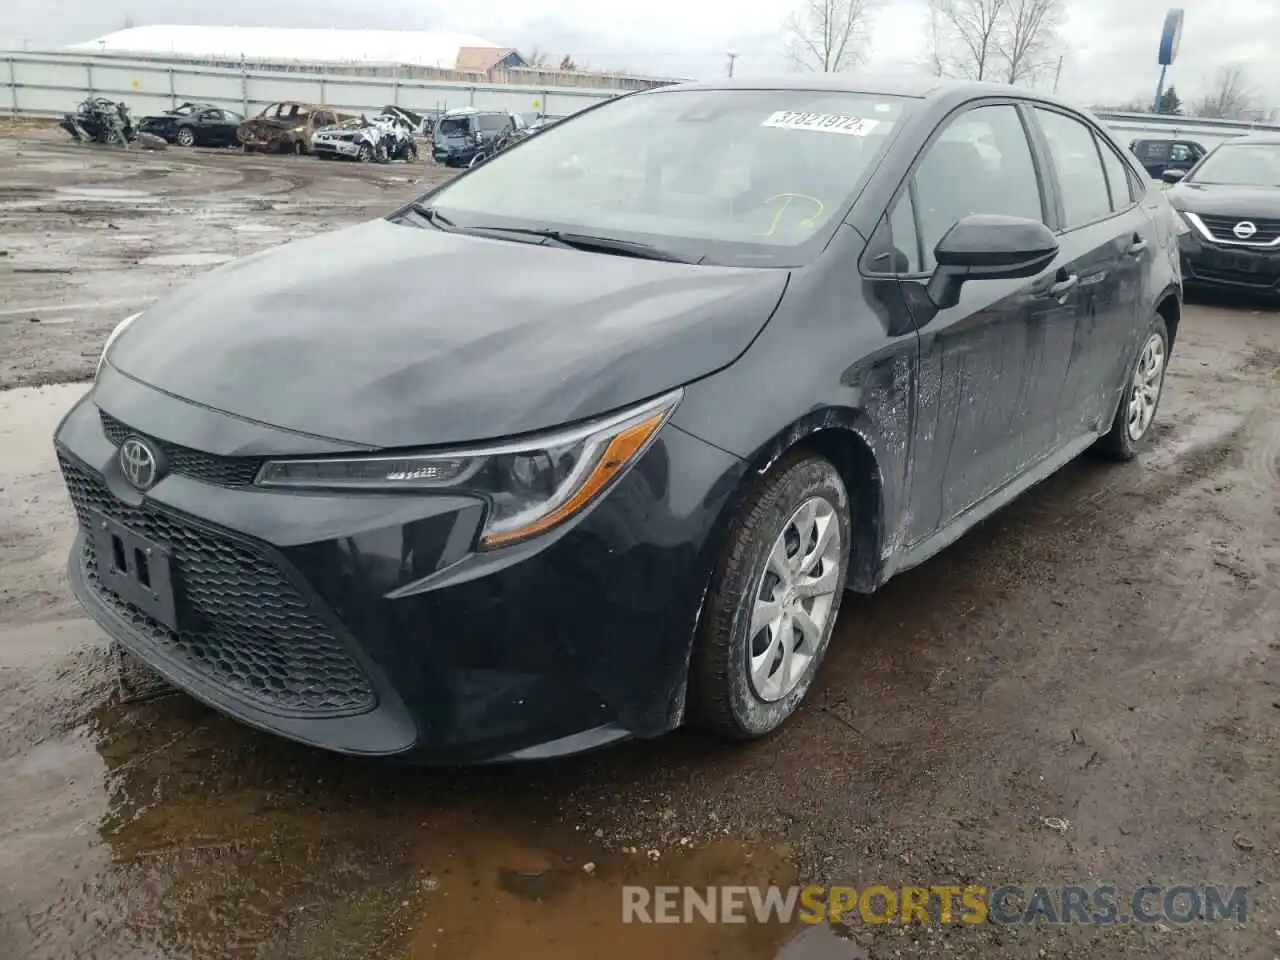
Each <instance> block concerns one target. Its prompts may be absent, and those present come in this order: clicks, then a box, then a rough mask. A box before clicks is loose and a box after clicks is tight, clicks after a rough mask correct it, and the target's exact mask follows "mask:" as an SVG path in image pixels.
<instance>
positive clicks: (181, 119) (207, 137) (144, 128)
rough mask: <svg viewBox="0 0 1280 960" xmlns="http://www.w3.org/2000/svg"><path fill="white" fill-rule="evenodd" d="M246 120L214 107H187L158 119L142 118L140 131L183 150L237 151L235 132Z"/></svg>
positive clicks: (186, 105)
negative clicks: (210, 148) (190, 148)
mask: <svg viewBox="0 0 1280 960" xmlns="http://www.w3.org/2000/svg"><path fill="white" fill-rule="evenodd" d="M243 120H244V118H243V117H242V116H240V114H238V113H236V112H235V111H233V110H224V109H223V108H222V107H216V106H214V105H213V104H211V103H184V104H182V106H180V107H175V108H174V109H172V110H166V111H165V112H164V113H161V114H157V115H155V116H150V117H143V118H142V120H141V121H140V122H139V123H138V130H139V131H140V132H142V133H150V134H152V135H154V136H157V137H160V138H161V139H162V140H166V141H168V142H169V143H176V144H177V145H178V146H180V147H195V146H201V147H234V146H236V145H238V143H239V141H238V140H237V139H236V130H237V129H238V128H239V126H240V124H241V123H242V122H243Z"/></svg>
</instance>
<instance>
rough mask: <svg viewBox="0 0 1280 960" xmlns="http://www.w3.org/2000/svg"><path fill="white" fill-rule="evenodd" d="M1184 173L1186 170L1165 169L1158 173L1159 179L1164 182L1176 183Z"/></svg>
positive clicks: (1185, 173)
mask: <svg viewBox="0 0 1280 960" xmlns="http://www.w3.org/2000/svg"><path fill="white" fill-rule="evenodd" d="M1186 175H1187V171H1185V170H1166V171H1165V172H1164V173H1162V174H1160V179H1161V180H1163V181H1164V182H1165V183H1177V182H1178V181H1180V180H1181V179H1182V178H1183V177H1185V176H1186Z"/></svg>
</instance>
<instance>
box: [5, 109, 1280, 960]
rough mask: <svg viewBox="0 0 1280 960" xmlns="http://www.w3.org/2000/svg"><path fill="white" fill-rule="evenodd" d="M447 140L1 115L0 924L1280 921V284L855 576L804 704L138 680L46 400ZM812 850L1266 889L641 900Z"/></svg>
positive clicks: (222, 937) (691, 940) (1083, 878)
mask: <svg viewBox="0 0 1280 960" xmlns="http://www.w3.org/2000/svg"><path fill="white" fill-rule="evenodd" d="M435 175H437V174H435V173H434V172H433V171H429V170H427V169H426V168H424V167H422V166H417V167H414V168H409V167H405V166H380V167H368V166H358V165H346V164H341V165H340V164H334V163H322V162H320V161H315V160H311V159H308V158H297V159H295V158H247V157H244V156H240V155H238V154H233V153H222V152H213V151H209V152H202V151H194V152H192V151H181V152H180V151H177V150H170V151H167V152H165V153H160V154H155V153H141V152H136V153H133V154H130V155H127V156H125V155H121V154H119V153H109V152H107V151H105V150H95V149H86V148H79V147H75V146H72V145H69V144H66V145H64V144H61V143H58V142H57V141H56V140H54V139H52V138H49V137H47V136H43V135H42V136H34V135H30V134H28V135H26V136H25V138H23V139H15V138H10V139H0V387H4V388H12V389H6V390H3V391H0V450H3V451H5V452H4V454H3V456H0V957H4V958H9V957H14V958H18V957H33V958H63V957H94V958H109V960H126V958H127V960H134V958H153V957H155V958H160V957H164V958H178V957H192V958H211V957H234V958H240V957H244V958H264V960H274V958H289V960H295V958H297V960H307V958H352V960H365V958H377V960H382V958H387V960H394V958H403V957H413V958H426V957H441V958H469V960H491V958H510V957H521V958H525V960H533V958H541V957H547V958H550V957H555V958H559V960H581V958H588V957H605V956H607V957H609V958H610V960H627V958H631V957H635V958H646V960H650V958H664V960H666V958H670V960H682V958H686V957H687V958H693V960H698V958H705V957H723V958H733V960H755V958H761V960H766V958H772V957H787V958H791V960H805V958H807V960H818V958H833V960H834V958H844V960H849V958H866V957H871V958H876V960H880V958H897V957H908V958H910V957H928V958H948V960H950V958H954V957H963V958H968V957H974V958H984V960H985V958H1010V960H1012V958H1031V957H1063V958H1096V960H1104V958H1105V960H1112V958H1116V957H1126V958H1128V957H1135V958H1141V957H1151V958H1161V960H1165V958H1200V957H1217V956H1221V957H1233V958H1234V957H1244V958H1258V960H1272V958H1273V957H1274V956H1275V955H1276V954H1280V902H1278V900H1277V893H1278V890H1277V880H1280V876H1278V872H1280V871H1278V865H1280V827H1278V826H1277V815H1278V814H1280V795H1278V791H1277V788H1278V786H1280V745H1278V741H1277V725H1278V722H1280V492H1278V487H1280V313H1277V312H1273V311H1271V310H1269V309H1267V308H1265V307H1263V306H1260V305H1256V304H1212V305H1205V304H1200V305H1195V306H1192V307H1189V308H1188V310H1187V314H1186V316H1185V319H1184V320H1183V324H1182V329H1181V332H1180V335H1179V342H1178V344H1177V346H1176V349H1175V351H1174V357H1173V363H1172V366H1171V369H1170V373H1169V379H1168V389H1167V393H1166V397H1165V400H1164V403H1163V406H1162V410H1161V417H1160V420H1161V422H1160V425H1159V430H1158V431H1157V434H1156V437H1155V442H1154V444H1153V445H1152V446H1151V448H1150V449H1149V450H1148V451H1147V452H1146V453H1145V454H1144V455H1143V456H1142V458H1141V459H1140V460H1139V461H1138V462H1136V463H1133V464H1129V465H1126V466H1121V467H1115V466H1108V465H1103V464H1099V463H1095V462H1092V461H1090V460H1088V459H1082V460H1081V461H1079V462H1077V463H1075V464H1072V465H1071V466H1070V467H1069V468H1067V469H1066V470H1064V471H1063V472H1062V473H1061V474H1059V475H1058V476H1057V477H1055V478H1054V479H1052V480H1050V481H1049V482H1047V483H1045V484H1043V485H1042V486H1041V487H1039V488H1038V489H1036V490H1035V491H1033V492H1032V493H1031V494H1029V495H1027V496H1025V497H1024V498H1022V499H1021V500H1020V501H1019V502H1018V503H1016V504H1014V505H1013V506H1012V507H1010V508H1009V509H1007V510H1005V511H1003V512H1002V513H1001V514H1000V515H998V516H997V517H996V518H994V519H993V520H992V521H990V522H988V523H987V524H985V525H983V526H982V527H981V528H979V529H978V530H975V531H974V532H972V533H971V534H969V535H968V536H966V537H965V538H964V539H963V540H962V541H961V542H960V543H958V544H956V545H955V546H954V547H952V548H951V549H949V550H948V551H946V552H945V553H944V554H943V555H942V556H940V557H938V558H936V559H935V560H933V561H931V562H930V563H928V564H926V565H924V566H923V567H922V568H920V569H918V570H916V571H913V572H911V573H909V574H906V575H904V576H903V577H901V578H899V579H897V580H895V581H894V582H892V583H891V584H890V585H889V586H888V587H887V588H886V589H885V590H884V591H882V592H881V593H880V594H878V595H877V596H875V597H871V598H850V600H848V601H847V602H846V604H845V607H844V611H843V614H842V618H841V622H840V626H839V632H838V635H837V637H836V639H835V640H834V641H833V644H832V647H831V651H830V653H829V655H828V660H827V662H826V664H825V665H824V667H823V671H822V674H821V676H820V678H819V681H818V684H817V685H816V686H815V688H814V691H813V693H812V695H811V697H810V703H809V705H808V706H807V707H806V708H805V709H804V710H803V711H802V712H801V714H799V715H798V716H797V717H796V718H795V720H794V721H793V722H792V723H791V724H790V725H789V726H788V727H787V728H786V729H785V730H784V731H782V732H781V733H780V734H779V735H777V736H776V737H774V738H772V739H770V740H768V741H766V742H763V743H757V744H752V745H747V746H740V747H726V746H724V745H722V744H717V743H712V742H709V741H707V740H704V739H703V738H701V737H700V736H698V735H697V734H694V733H688V732H681V733H678V734H675V735H673V736H670V737H668V738H665V739H663V740H661V741H658V742H654V743H645V744H631V745H627V746H624V747H621V748H619V749H615V750H612V751H609V752H607V753H602V754H597V755H594V756H591V757H587V758H579V759H576V760H571V761H565V762H559V763H555V764H548V765H541V766H523V767H511V768H495V769H479V770H462V771H438V770H415V769H403V768H388V767H383V766H379V765H375V764H371V763H366V762H357V761H349V760H344V759H341V758H335V757H330V756H327V755H323V754H320V753H318V752H315V751H313V750H308V749H304V748H302V747H297V746H293V745H291V744H289V743H285V742H281V741H278V740H275V739H273V738H271V737H268V736H265V735H261V734H258V733H255V732H252V731H249V730H247V729H245V728H243V727H241V726H239V725H237V724H236V723H234V722H232V721H229V720H226V719H223V718H222V717H220V716H218V715H217V714H214V713H212V712H210V711H209V710H206V709H204V708H203V707H200V706H198V705H197V704H195V703H193V702H192V701H190V700H188V699H186V698H185V697H182V696H169V697H165V698H161V699H157V700H153V701H150V702H146V703H135V704H121V703H119V702H117V700H116V698H115V696H114V687H113V682H112V672H111V669H110V662H109V660H108V657H107V653H106V648H105V645H104V642H103V640H102V638H101V635H100V634H99V632H98V631H97V630H96V629H95V628H94V627H93V626H92V625H91V624H89V623H87V622H86V621H84V620H83V619H80V618H79V617H78V615H77V609H76V607H75V605H74V603H73V602H72V601H71V600H70V598H69V596H68V593H67V588H66V586H65V581H64V578H63V574H62V564H63V558H64V556H65V554H66V551H67V547H68V544H69V542H70V539H71V536H72V517H71V511H70V509H69V507H68V504H67V502H66V500H65V497H64V496H63V493H62V489H61V485H60V481H59V479H58V477H57V476H56V473H55V466H54V460H53V455H52V451H51V449H50V445H49V436H50V433H51V432H52V430H53V428H54V426H55V424H56V421H57V419H58V417H59V416H60V415H61V413H62V412H63V411H64V410H66V409H67V407H68V406H69V405H70V404H71V403H72V402H73V401H74V400H75V399H76V398H77V397H78V396H79V395H80V393H81V392H82V391H83V389H84V385H83V384H82V383H75V382H71V381H76V380H80V379H82V378H84V377H85V376H86V375H88V374H89V373H90V372H91V369H92V365H93V363H94V361H95V359H96V356H97V353H98V350H99V348H100V346H101V342H102V339H103V338H104V336H105V335H106V333H107V332H108V330H109V328H110V326H111V325H112V324H113V323H114V322H115V321H116V320H118V319H119V318H120V317H122V316H124V315H125V314H126V313H128V312H130V311H131V310H135V309H137V308H138V307H141V306H145V304H146V303H147V302H149V301H150V300H151V299H152V298H154V297H156V296H158V295H159V294H161V293H162V292H163V291H164V290H166V289H168V288H169V287H171V286H172V285H174V284H176V283H180V282H182V281H183V280H184V279H186V278H188V277H190V276H192V275H194V274H195V273H196V272H197V271H199V270H201V269H206V268H207V266H208V265H210V264H212V263H213V262H215V261H217V260H219V259H220V258H222V257H226V256H234V255H238V254H243V253H247V252H250V251H253V250H256V249H259V248H262V247H264V246H268V245H270V244H274V243H279V242H286V241H288V240H289V239H291V238H295V237H299V236H304V235H306V234H309V233H312V232H315V231H317V230H321V229H326V228H329V227H335V226H339V225H341V224H344V223H349V222H352V221H354V220H358V219H360V218H362V217H367V216H370V215H375V214H377V213H380V212H382V211H384V210H386V209H389V208H390V207H391V206H392V205H393V204H395V203H397V202H398V201H400V200H402V199H405V198H407V197H409V196H411V195H412V194H413V192H414V191H415V190H416V189H420V188H421V184H418V183H415V182H413V181H416V180H419V179H422V178H423V177H424V176H426V177H431V176H435ZM156 258H161V259H159V260H157V259H156ZM174 258H177V260H176V263H175V260H174ZM50 271H53V272H50ZM317 282H323V278H318V279H317ZM1045 818H1059V819H1060V820H1061V821H1063V822H1061V823H1059V822H1057V821H1053V820H1051V821H1050V823H1051V824H1052V826H1049V825H1046V824H1045ZM1055 827H1057V829H1055ZM633 850H634V852H633ZM587 865H591V866H590V867H589V868H587ZM584 868H586V869H584ZM797 878H799V879H802V880H804V881H814V882H821V883H851V884H855V885H858V886H864V885H868V884H872V883H878V884H885V885H888V886H890V887H894V886H899V885H902V884H922V885H934V884H944V883H957V884H963V883H979V884H985V885H988V886H996V885H998V884H1000V883H1006V882H1011V883H1019V884H1021V885H1023V886H1027V887H1031V886H1034V885H1036V884H1041V883H1043V884H1063V883H1081V884H1086V885H1092V884H1103V883H1109V884H1114V885H1115V886H1117V887H1119V888H1120V889H1121V890H1122V891H1125V890H1130V889H1132V888H1134V887H1137V886H1141V885H1143V884H1146V883H1156V884H1172V883H1189V884H1206V883H1217V884H1226V885H1236V884H1240V885H1246V886H1247V887H1248V888H1249V897H1250V899H1249V904H1248V919H1247V921H1246V923H1244V924H1243V925H1239V924H1236V923H1219V924H1204V923H1193V924H1190V925H1188V926H1182V927H1180V926H1176V925H1169V924H1165V925H1161V926H1145V927H1144V926H1111V927H1081V926H1068V927H1057V928H1049V927H1045V926H1038V927H1034V928H1029V927H999V926H995V925H984V926H961V925H954V924H953V925H950V926H936V925H935V926H933V927H931V928H925V927H920V926H910V927H904V926H902V925H889V926H872V925H868V924H865V923H862V922H861V921H854V922H852V923H850V924H849V925H848V926H846V927H845V928H842V929H841V930H839V931H838V934H839V935H838V936H837V935H836V934H835V933H828V932H826V931H824V930H820V929H819V930H806V931H802V933H801V936H800V939H799V940H793V939H792V938H793V937H794V936H795V935H796V930H795V929H788V928H783V927H781V926H778V925H765V926H759V925H754V924H749V925H745V926H741V927H733V926H719V927H710V926H707V925H705V924H697V923H695V924H692V925H677V926H651V927H638V926H627V927H623V926H622V925H621V924H620V922H619V918H620V912H621V907H620V903H621V901H620V895H619V891H618V886H619V885H620V884H622V883H623V882H624V881H628V880H629V881H631V882H635V883H642V884H650V885H652V884H658V883H675V884H689V885H693V886H698V887H702V886H705V885H707V884H711V883H751V884H755V883H765V882H769V881H771V880H772V881H775V882H780V883H792V882H795V880H796V879H797ZM788 941H790V942H789V943H788Z"/></svg>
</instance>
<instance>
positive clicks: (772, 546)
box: [690, 451, 851, 740]
mask: <svg viewBox="0 0 1280 960" xmlns="http://www.w3.org/2000/svg"><path fill="white" fill-rule="evenodd" d="M811 510H817V511H819V520H820V525H817V526H809V525H808V523H807V521H806V519H805V518H806V517H809V516H811V514H809V513H808V512H807V511H811ZM804 529H807V530H808V531H809V542H808V544H807V547H808V550H807V551H806V552H805V553H804V554H801V552H800V532H801V531H802V530H804ZM816 534H822V536H821V537H817V538H816V539H815V535H816ZM850 538H851V524H850V506H849V494H848V492H847V491H846V490H845V486H844V482H843V481H842V480H841V479H840V474H839V472H838V471H837V470H836V468H835V467H834V466H832V464H831V462H830V461H828V460H826V459H824V458H822V457H819V456H815V455H812V454H808V453H805V452H803V451H801V452H797V453H796V454H793V455H789V456H787V457H784V458H783V459H782V460H780V461H779V462H778V463H777V464H776V465H775V467H774V468H773V470H772V471H771V472H770V473H769V474H767V475H766V476H765V477H763V478H761V480H760V481H759V483H758V485H757V486H756V487H755V489H753V490H752V491H751V492H750V493H749V494H748V495H747V497H746V498H745V500H744V501H743V503H742V504H741V506H740V507H739V510H738V513H737V515H736V516H735V518H734V519H733V521H732V522H731V524H730V526H729V530H728V535H727V540H726V543H725V547H724V553H723V555H722V556H721V559H720V562H719V563H718V564H717V567H716V571H715V573H714V575H713V577H712V581H711V588H710V590H709V591H708V592H707V597H706V600H705V601H704V607H703V610H702V617H701V624H702V625H701V629H700V630H699V635H698V637H697V639H696V646H695V649H694V656H693V659H692V661H691V676H690V693H691V697H690V706H691V708H692V711H693V713H694V715H695V717H696V718H697V719H698V720H699V721H700V722H701V724H702V725H703V726H705V727H707V728H708V729H710V730H711V731H712V732H714V733H716V734H718V735H720V736H722V737H726V738H730V739H737V740H746V739H753V738H756V737H762V736H764V735H766V734H769V733H772V732H773V731H774V730H777V729H778V728H779V727H780V726H782V724H783V723H784V722H785V721H786V720H787V719H788V718H789V717H790V716H791V715H792V714H793V713H795V711H796V708H797V707H799V705H800V702H801V701H802V700H803V699H804V697H805V694H807V693H808V692H809V687H810V686H811V685H812V683H813V678H814V676H815V674H816V673H817V670H818V667H819V665H820V664H821V663H822V658H823V656H824V655H825V653H826V651H827V645H828V644H829V643H830V641H831V634H832V629H833V627H834V625H835V621H836V616H837V615H838V614H839V612H840V600H841V598H842V596H843V594H844V587H845V580H846V578H847V576H848V570H849V544H850V543H851V539H850ZM815 545H816V546H817V547H819V548H821V549H815ZM780 548H785V549H786V553H785V554H783V555H779V554H778V553H777V552H776V551H777V550H778V549H780ZM798 556H799V557H805V556H807V557H808V558H809V559H808V561H807V569H808V572H809V575H808V576H805V577H804V579H800V578H795V579H793V580H792V584H795V583H797V581H799V582H800V583H808V584H813V583H814V582H815V580H816V582H818V583H820V584H821V585H822V587H823V590H822V593H821V595H820V596H815V597H810V598H806V599H800V600H795V599H793V598H795V596H796V594H795V593H794V592H793V591H794V586H788V585H787V582H786V580H784V579H782V577H780V576H779V573H780V572H782V573H787V574H788V575H790V576H792V577H794V576H795V570H796V564H797V562H799V563H806V561H805V560H803V559H801V560H800V561H797V559H796V558H797V557H798ZM784 565H785V567H784ZM799 569H801V570H804V569H805V567H800V568H799ZM777 598H782V603H781V604H775V605H773V606H772V607H764V606H763V604H764V603H767V602H769V601H773V600H775V599H777ZM758 603H759V604H760V606H758ZM770 609H771V610H773V611H776V612H777V614H778V616H777V617H775V618H774V619H772V620H769V619H765V620H763V621H761V623H762V624H763V625H760V624H758V625H757V626H758V629H757V630H754V631H753V630H752V619H753V617H755V616H758V615H760V614H765V613H766V611H767V610H770ZM793 613H795V614H800V613H802V614H803V615H804V618H805V621H806V622H807V623H808V624H810V625H811V628H810V629H809V630H807V631H804V630H801V629H799V628H796V627H792V629H791V630H790V631H789V635H790V637H791V638H792V640H793V641H794V646H793V648H792V649H793V650H794V651H796V652H797V653H798V654H800V655H801V656H803V657H804V658H805V659H803V660H799V661H792V663H791V666H790V670H791V672H790V674H789V675H784V666H783V664H784V663H785V661H786V659H787V658H786V657H780V654H781V651H780V650H776V648H775V645H776V643H777V642H778V639H780V638H781V637H782V636H784V635H786V631H787V625H788V624H794V623H796V622H797V621H798V616H797V618H796V619H794V620H793V619H790V615H791V614H793ZM766 615H767V614H766ZM754 657H758V658H759V659H758V660H756V661H755V666H754V667H753V658H754Z"/></svg>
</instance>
